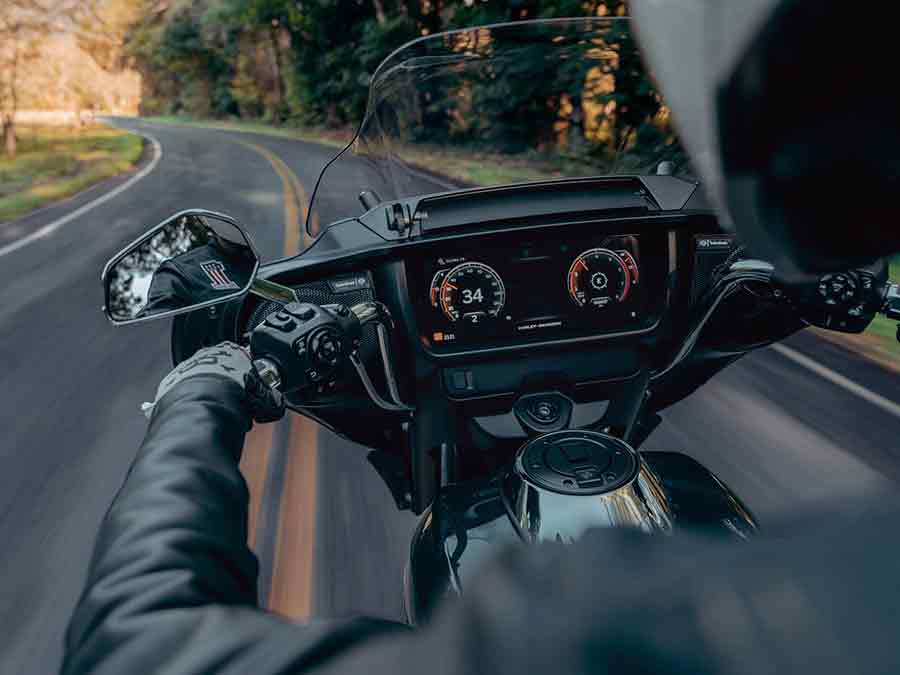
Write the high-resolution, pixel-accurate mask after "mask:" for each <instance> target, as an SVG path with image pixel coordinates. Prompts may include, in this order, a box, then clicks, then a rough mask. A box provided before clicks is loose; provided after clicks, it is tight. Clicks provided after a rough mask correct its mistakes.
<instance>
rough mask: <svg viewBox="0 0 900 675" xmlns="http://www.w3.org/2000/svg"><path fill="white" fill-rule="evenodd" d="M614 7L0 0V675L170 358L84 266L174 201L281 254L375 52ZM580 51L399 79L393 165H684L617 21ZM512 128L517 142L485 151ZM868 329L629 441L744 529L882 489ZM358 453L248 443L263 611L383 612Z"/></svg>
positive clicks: (337, 191) (682, 406) (885, 337)
mask: <svg viewBox="0 0 900 675" xmlns="http://www.w3.org/2000/svg"><path fill="white" fill-rule="evenodd" d="M626 15H627V3H625V2H621V1H619V0H603V1H596V2H592V1H590V0H587V1H585V0H497V1H493V0H492V1H490V2H483V1H481V0H403V1H398V0H330V1H328V0H201V1H199V2H189V1H187V0H3V2H2V3H0V357H2V358H0V363H2V365H3V368H2V369H0V537H2V541H3V543H4V552H3V554H2V568H3V570H4V575H3V581H2V582H0V629H2V635H3V638H2V639H0V673H3V674H4V675H5V674H6V673H42V672H53V671H54V670H55V669H56V668H57V667H58V663H59V659H60V657H61V654H62V645H63V630H64V627H65V624H66V622H67V620H68V617H69V614H70V612H71V609H72V607H73V605H74V603H75V601H76V599H77V595H78V593H79V592H80V589H81V586H82V584H83V582H84V574H85V571H86V568H87V563H88V560H89V557H90V551H91V547H92V545H93V538H94V535H95V533H96V528H97V525H98V523H99V521H100V519H101V518H102V515H103V513H104V512H105V510H106V508H107V506H108V505H109V502H110V500H111V499H112V497H113V495H114V494H115V491H116V490H117V489H118V487H119V485H120V484H121V481H122V478H123V476H124V474H125V471H126V470H127V467H128V465H129V463H130V461H131V460H132V458H133V457H134V454H135V452H136V450H137V448H138V446H139V444H140V441H141V438H142V436H143V433H144V430H145V428H146V421H145V420H144V418H143V416H142V415H141V414H140V404H141V403H142V402H143V401H146V400H149V399H151V398H152V396H153V393H154V392H155V389H156V386H157V384H158V382H159V380H160V379H161V378H162V377H163V376H164V375H165V374H166V373H167V372H168V370H169V369H170V368H171V359H170V355H169V352H168V348H169V335H168V332H169V328H170V325H169V323H168V322H167V321H162V322H159V323H155V324H147V325H143V326H136V327H130V328H123V329H114V328H113V327H112V326H110V325H109V324H108V323H107V322H106V320H105V318H104V317H103V315H102V313H101V312H100V306H101V304H102V302H103V298H102V289H101V287H100V284H99V282H98V279H99V274H100V270H101V269H102V266H103V263H104V262H105V261H106V260H107V259H108V258H109V257H110V256H111V255H113V254H114V253H116V252H117V251H118V250H119V249H121V248H122V246H124V245H125V244H126V243H128V242H129V241H131V240H132V239H133V238H135V237H136V236H137V235H139V234H140V233H141V232H143V231H144V230H145V229H147V228H148V227H150V226H152V225H155V224H156V223H158V222H161V221H162V220H164V219H166V218H167V217H168V216H170V215H171V214H172V213H174V212H176V211H180V210H183V209H186V208H206V209H211V210H216V211H221V212H226V213H229V214H230V215H232V216H234V217H235V218H236V219H237V220H238V221H239V222H241V223H242V224H244V225H245V226H246V227H247V229H248V230H249V231H250V233H251V234H252V236H253V238H254V240H255V243H256V245H257V247H258V248H259V249H260V251H261V252H262V254H263V257H264V258H265V259H267V260H274V259H277V258H281V257H284V256H290V255H296V254H297V253H300V252H302V250H303V249H304V247H305V246H306V245H308V243H309V241H310V235H309V234H308V233H307V232H306V230H305V228H304V223H305V221H306V219H307V215H308V213H309V210H310V201H309V200H310V196H311V194H312V189H313V186H314V185H315V181H316V178H317V176H318V174H319V172H320V171H321V169H322V167H323V166H324V165H325V163H326V162H327V161H328V159H329V158H330V157H332V156H333V155H334V153H335V152H337V151H338V150H339V149H340V148H341V147H343V145H344V144H346V143H347V142H348V141H349V140H350V139H351V138H352V137H353V135H354V132H355V131H356V127H357V125H358V124H359V122H360V121H361V120H362V118H363V113H364V111H365V109H366V103H367V97H368V90H369V84H370V81H371V78H372V76H373V74H374V73H375V70H376V68H377V67H378V64H379V63H380V62H381V61H382V59H384V58H385V57H386V56H388V54H390V53H391V52H392V51H393V50H394V49H396V48H398V47H400V46H401V45H402V44H404V43H405V42H407V41H409V40H412V39H415V38H419V37H423V36H427V35H431V34H434V33H436V32H439V31H443V30H447V29H453V28H461V27H469V26H473V25H478V24H485V23H493V22H503V21H518V20H523V19H533V18H542V17H545V18H550V17H563V16H608V17H619V16H626ZM849 29H850V27H849V26H848V30H849ZM580 53H581V56H582V57H584V58H585V59H587V60H588V61H590V59H595V61H596V62H595V63H592V64H591V65H589V66H588V67H586V66H585V65H584V64H583V63H582V64H580V65H579V66H578V67H576V68H570V69H568V70H567V69H561V68H556V67H555V66H553V67H548V66H547V64H544V65H543V66H542V65H541V62H540V59H538V58H535V59H533V60H532V61H527V60H526V61H519V62H518V63H516V64H514V65H516V68H517V70H513V71H510V72H508V73H507V75H508V77H505V78H503V80H502V87H498V85H497V83H491V82H482V83H480V84H479V86H478V87H476V88H475V89H468V90H466V91H464V92H463V91H461V90H460V89H459V87H456V88H454V87H444V88H443V89H442V90H441V91H442V92H443V93H441V94H440V95H438V94H437V93H436V91H437V90H435V89H432V90H431V91H430V93H429V92H423V95H425V94H427V95H429V96H431V98H430V99H429V100H428V103H429V106H428V114H429V120H430V123H429V125H428V126H427V129H428V133H427V134H425V135H420V136H416V137H413V136H405V137H404V138H403V141H404V143H406V144H407V145H408V146H413V145H414V146H415V148H412V147H405V157H406V159H407V160H408V161H409V162H410V163H412V164H413V165H416V166H419V167H421V168H423V169H425V170H427V171H428V172H429V174H428V175H429V176H431V177H432V178H434V179H437V180H441V181H444V183H445V184H449V185H472V184H489V183H500V182H511V181H519V180H531V179H535V178H542V177H547V176H560V175H566V174H567V173H569V172H578V173H583V172H584V168H585V166H589V167H592V168H593V170H594V171H595V172H597V173H606V172H609V171H613V170H616V171H620V172H621V171H626V170H633V171H645V170H649V171H652V168H653V167H651V166H646V163H647V162H646V160H648V159H649V158H653V160H654V161H658V160H659V159H666V160H667V161H671V162H672V163H673V169H674V170H675V171H676V172H677V173H681V174H688V175H690V163H689V161H688V160H687V158H686V157H685V156H684V153H683V151H682V149H681V147H680V145H679V143H678V141H677V136H676V131H675V128H674V125H673V122H672V120H671V119H670V116H669V111H668V109H667V108H666V106H665V103H664V101H663V100H662V99H661V98H660V97H659V95H658V94H657V93H656V90H655V88H654V86H653V83H652V80H651V78H650V77H649V76H648V75H647V73H646V72H645V71H644V70H643V68H642V67H641V65H640V63H639V59H637V58H636V48H635V45H634V43H633V40H632V38H631V35H630V32H629V31H627V30H624V31H618V32H616V31H612V32H611V33H610V35H609V38H608V40H607V42H606V43H605V44H604V45H603V51H602V54H598V52H597V51H596V45H592V46H590V47H589V48H587V49H582V50H581V52H580ZM610 53H612V54H614V55H615V57H614V58H608V56H609V54H610ZM600 56H602V57H603V58H599V57H600ZM588 83H591V84H590V86H588ZM585 91H589V93H590V95H589V96H586V95H584V92H585ZM836 95H837V94H836ZM484 119H491V120H503V126H502V127H500V128H498V127H496V126H495V127H492V128H485V127H484V125H482V124H480V122H479V120H484ZM523 127H527V128H528V129H529V130H531V131H532V132H533V133H532V136H533V137H534V139H536V140H535V141H534V142H533V143H531V144H528V145H525V146H523V145H521V144H518V145H517V144H516V143H514V142H511V141H510V138H514V137H515V134H508V133H507V132H508V131H509V130H511V129H512V130H514V129H519V128H523ZM623 158H624V159H623ZM365 187H369V186H366V185H359V184H358V181H355V180H354V178H353V176H351V175H347V176H345V177H338V178H337V179H336V180H335V181H333V182H331V183H330V187H329V192H328V194H327V195H326V197H327V200H326V201H325V202H324V204H325V207H326V208H325V209H324V210H322V211H321V212H318V211H317V212H316V213H314V214H313V215H314V216H316V217H317V218H318V221H317V223H316V224H318V225H323V224H327V222H329V221H330V220H331V219H333V218H335V217H337V216H339V215H348V214H350V213H357V212H358V205H357V202H356V195H357V194H358V192H359V191H360V189H362V188H365ZM891 274H892V276H893V278H894V279H895V280H896V281H900V259H897V258H895V259H894V261H893V263H892V268H891ZM895 330H896V328H895V326H893V325H891V324H889V322H887V321H886V320H882V319H876V321H875V323H873V325H872V326H871V327H870V329H869V330H868V331H867V332H866V333H865V334H863V335H859V336H846V335H839V334H833V333H825V332H823V331H812V330H807V331H804V332H803V333H802V334H799V335H797V336H795V337H793V338H791V340H789V341H788V342H787V343H786V344H784V345H779V346H777V347H775V348H771V349H766V350H762V351H760V352H757V353H755V354H753V355H751V356H749V357H747V358H745V359H743V360H741V361H740V362H738V363H736V364H735V365H733V366H732V367H730V368H729V369H728V370H726V371H725V372H723V373H721V374H720V375H718V376H717V377H716V378H714V379H713V380H712V381H711V382H710V383H709V384H707V385H706V386H705V387H704V388H702V389H701V390H700V391H698V392H697V393H696V394H694V395H693V396H692V397H691V398H689V399H687V400H685V401H683V402H682V403H679V404H678V405H676V406H673V407H672V408H671V409H669V410H668V411H666V413H665V415H664V417H665V421H664V423H663V425H662V426H661V427H660V429H659V430H658V431H656V432H655V433H654V435H653V436H652V437H651V439H650V440H649V441H648V443H647V444H646V446H645V447H646V448H647V449H654V450H656V449H659V450H663V449H665V450H677V451H682V452H686V453H688V454H690V455H692V456H694V457H696V458H697V459H699V460H700V461H701V462H703V463H704V464H706V465H707V466H709V467H710V468H711V469H712V470H713V471H714V472H716V473H717V474H718V475H719V476H720V477H721V478H722V479H723V480H724V481H725V482H726V483H728V484H729V485H730V486H731V487H732V488H733V489H734V490H735V491H736V492H737V494H738V495H740V496H741V497H742V498H743V499H744V500H745V501H746V502H747V504H748V506H749V507H750V508H751V509H752V510H753V511H754V512H755V513H756V514H757V516H758V517H759V519H760V520H761V522H762V524H763V527H765V526H766V525H767V523H772V522H775V521H778V520H780V519H782V518H785V517H795V516H796V515H797V514H798V513H801V512H805V511H809V510H821V509H826V508H827V509H831V510H834V509H845V510H850V509H853V508H854V504H855V503H856V502H857V501H858V500H859V499H860V498H862V497H865V496H869V495H871V494H873V493H880V492H884V491H893V489H894V485H895V484H896V481H897V480H898V479H900V441H898V440H897V439H900V387H898V386H897V373H898V371H900V348H898V343H897V341H896V339H895V337H894V336H895ZM365 455H366V449H364V448H360V447H356V446H353V445H351V444H348V443H347V442H345V441H343V440H342V439H340V438H337V437H336V436H334V435H332V434H330V433H329V432H327V431H325V430H324V429H321V428H319V427H318V426H316V425H315V424H313V423H311V422H309V421H307V420H303V419H300V418H293V419H289V420H285V421H283V422H281V423H279V424H276V425H268V426H265V427H257V428H256V429H254V431H253V432H252V433H251V435H250V436H249V438H248V442H247V446H246V449H245V454H244V459H243V461H242V468H243V470H244V472H245V476H246V477H247V480H248V484H249V485H250V487H251V493H252V495H253V498H252V503H251V507H252V510H251V532H250V534H249V536H250V543H251V546H253V548H254V550H255V551H256V552H257V554H258V555H259V557H260V561H261V570H262V576H261V580H260V598H261V601H262V602H263V604H265V605H266V606H268V607H269V608H271V609H272V610H273V611H277V612H280V613H282V614H284V615H286V616H289V617H292V618H297V619H303V618H308V617H330V616H348V615H353V614H357V613H368V614H375V615H377V616H384V617H388V618H394V619H399V618H400V617H401V595H400V588H401V584H400V580H401V574H402V567H403V564H404V560H405V556H406V554H407V549H408V542H409V537H410V534H411V528H412V527H413V525H414V523H415V519H414V518H412V517H411V516H410V515H409V514H408V513H400V512H398V511H397V510H396V508H395V507H394V505H393V501H392V499H391V497H390V495H389V494H388V491H387V489H386V488H385V487H384V486H383V484H382V483H381V481H380V479H379V478H378V477H377V476H376V474H375V472H374V471H373V469H372V468H371V467H370V466H369V464H368V463H367V462H366V459H365ZM360 540H362V541H365V542H366V546H365V548H364V549H363V550H361V549H360V547H359V546H358V544H357V543H356V542H358V541H360Z"/></svg>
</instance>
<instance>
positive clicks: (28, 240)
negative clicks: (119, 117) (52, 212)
mask: <svg viewBox="0 0 900 675" xmlns="http://www.w3.org/2000/svg"><path fill="white" fill-rule="evenodd" d="M125 131H128V132H129V133H132V134H135V135H137V136H143V137H144V138H145V139H147V140H148V141H150V144H151V145H152V146H153V155H154V156H153V159H152V160H150V163H149V164H148V165H147V166H145V167H144V168H143V169H141V170H140V171H139V172H138V173H136V174H135V175H133V176H132V177H131V178H129V179H128V180H127V181H125V182H124V183H122V184H121V185H119V186H118V187H116V188H114V189H112V190H110V191H109V192H107V193H106V194H103V195H101V196H99V197H97V199H94V200H93V201H90V202H88V203H87V204H84V205H83V206H81V207H79V208H77V209H75V210H74V211H72V212H71V213H68V214H66V215H65V216H63V217H62V218H59V219H58V220H54V221H53V222H52V223H48V224H47V225H44V226H42V227H41V228H39V229H37V230H35V231H34V232H32V233H31V234H29V235H27V236H25V237H22V238H21V239H17V240H16V241H14V242H12V243H11V244H7V245H6V246H3V247H0V258H2V257H3V256H5V255H7V254H9V253H14V252H15V251H18V250H19V249H21V248H24V247H26V246H28V244H33V243H34V242H36V241H38V240H39V239H44V238H46V237H49V236H50V235H51V234H53V233H54V232H56V231H57V230H58V229H59V228H61V227H62V226H63V225H65V224H67V223H70V222H72V221H73V220H75V219H76V218H78V217H80V216H83V215H84V214H85V213H87V212H89V211H91V210H93V209H95V208H97V207H98V206H100V205H101V204H104V203H106V202H108V201H109V200H110V199H112V198H113V197H117V196H119V195H120V194H122V193H123V192H125V190H127V189H128V188H130V187H131V186H132V185H134V184H135V183H137V182H138V181H139V180H141V179H142V178H146V177H147V176H148V175H149V174H150V173H151V172H152V171H153V170H154V169H155V168H156V165H157V164H159V161H160V160H161V159H162V156H163V151H162V146H161V145H160V143H159V141H158V140H157V139H156V138H155V137H153V136H151V135H149V134H145V133H143V132H141V131H133V130H131V129H125Z"/></svg>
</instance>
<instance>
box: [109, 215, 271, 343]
mask: <svg viewBox="0 0 900 675" xmlns="http://www.w3.org/2000/svg"><path fill="white" fill-rule="evenodd" d="M188 215H192V216H206V217H210V218H218V219H219V220H224V221H225V222H226V223H229V224H230V225H233V226H234V227H236V228H237V229H238V231H240V233H241V234H242V235H244V239H245V240H246V241H247V245H248V246H249V247H250V250H251V251H252V253H253V255H254V257H255V258H256V265H255V266H254V267H253V271H252V272H251V273H250V280H249V281H248V282H247V285H246V286H245V287H244V288H242V289H241V290H239V291H235V292H234V293H231V294H229V295H226V296H224V297H221V298H215V299H213V300H207V301H206V302H203V303H200V304H198V305H192V306H190V307H182V308H180V309H172V310H169V311H167V312H160V313H159V314H154V315H153V316H144V317H138V318H135V319H128V320H126V321H121V320H119V319H114V318H113V317H112V315H111V314H110V313H109V311H108V309H107V307H106V301H107V299H108V293H107V288H106V277H107V275H108V274H109V271H110V270H111V269H112V268H113V266H114V265H115V264H116V263H118V262H119V261H120V260H122V258H124V257H125V256H126V255H128V254H129V253H131V251H132V250H133V249H134V247H135V246H138V245H140V244H143V243H144V242H145V241H147V240H149V239H152V238H153V235H155V234H156V233H157V232H159V231H160V230H161V229H163V228H164V227H165V226H166V225H168V224H169V223H170V222H172V221H173V220H175V219H176V218H181V217H183V216H188ZM259 266H260V261H259V252H258V251H257V250H256V246H255V245H254V244H253V239H252V238H251V237H250V234H249V233H248V232H246V231H245V230H244V228H243V227H241V226H240V224H239V223H238V222H237V221H236V220H235V219H234V218H232V217H231V216H229V215H227V214H225V213H218V212H217V211H207V210H206V209H186V210H184V211H179V212H178V213H176V214H174V215H172V216H170V217H168V218H166V219H165V220H164V221H162V222H161V223H159V224H158V225H155V226H154V227H152V228H150V229H149V230H147V231H146V232H144V234H142V235H141V236H139V237H138V238H137V239H135V240H134V241H132V242H131V243H130V244H128V245H127V246H125V247H124V248H123V249H122V250H120V251H119V252H118V253H116V254H115V255H114V256H113V257H112V258H110V259H109V260H108V261H107V263H106V265H104V266H103V271H102V272H101V273H100V283H101V284H102V285H103V313H104V314H105V315H106V318H107V319H108V320H109V322H110V323H111V324H112V325H114V326H130V325H131V324H135V323H145V322H147V321H156V320H157V319H165V318H168V317H170V316H177V315H179V314H188V313H190V312H195V311H197V310H199V309H204V308H206V307H212V306H214V305H222V304H225V303H227V302H231V301H232V300H236V299H238V298H242V297H243V296H245V295H246V294H247V293H248V292H249V290H250V287H251V286H252V285H253V282H254V280H255V279H256V275H257V274H258V273H259Z"/></svg>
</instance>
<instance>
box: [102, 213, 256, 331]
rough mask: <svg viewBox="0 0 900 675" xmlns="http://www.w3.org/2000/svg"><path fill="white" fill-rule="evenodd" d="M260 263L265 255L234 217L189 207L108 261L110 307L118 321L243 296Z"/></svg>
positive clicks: (105, 280) (106, 281)
mask: <svg viewBox="0 0 900 675" xmlns="http://www.w3.org/2000/svg"><path fill="white" fill-rule="evenodd" d="M258 269H259V256H258V255H257V254H256V251H255V249H254V248H253V244H252V243H251V242H250V238H249V237H248V236H247V235H246V234H245V233H244V231H243V230H242V229H241V227H240V226H239V225H238V224H237V223H236V222H235V221H234V219H232V218H231V217H229V216H226V215H224V214H221V213H213V212H211V211H199V210H191V211H183V212H181V213H179V214H176V215H174V216H172V217H171V218H169V219H168V220H166V221H164V222H162V223H160V224H159V225H157V226H156V227H154V228H153V229H152V230H150V231H149V232H147V233H146V234H144V235H143V236H141V237H140V238H139V239H138V240H136V241H135V242H133V243H132V244H130V245H129V246H127V247H126V248H125V249H123V250H122V251H121V252H120V253H119V254H118V255H116V256H115V257H114V258H113V259H112V260H110V261H109V262H108V263H107V264H106V267H105V268H104V270H103V287H104V290H105V293H106V305H105V307H104V309H105V311H106V315H107V316H108V317H109V319H110V320H111V321H112V322H113V323H116V324H122V323H133V322H136V321H145V320H148V319H157V318H161V317H164V316H172V315H174V314H182V313H184V312H189V311H192V310H194V309H198V308H200V307H206V306H209V305H215V304H219V303H222V302H227V301H228V300H232V299H234V298H237V297H240V296H241V295H243V294H244V293H246V292H247V291H248V290H249V289H250V285H251V284H252V283H253V280H254V279H255V278H256V272H257V270H258Z"/></svg>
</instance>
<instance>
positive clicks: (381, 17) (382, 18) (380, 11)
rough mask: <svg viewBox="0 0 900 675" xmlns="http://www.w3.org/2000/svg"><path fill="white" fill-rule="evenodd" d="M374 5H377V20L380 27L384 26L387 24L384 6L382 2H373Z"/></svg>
mask: <svg viewBox="0 0 900 675" xmlns="http://www.w3.org/2000/svg"><path fill="white" fill-rule="evenodd" d="M372 4H373V5H375V20H376V21H377V22H378V25H379V26H384V25H385V24H386V23H387V15H386V14H385V13H384V4H383V3H382V2H381V0H372Z"/></svg>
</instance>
